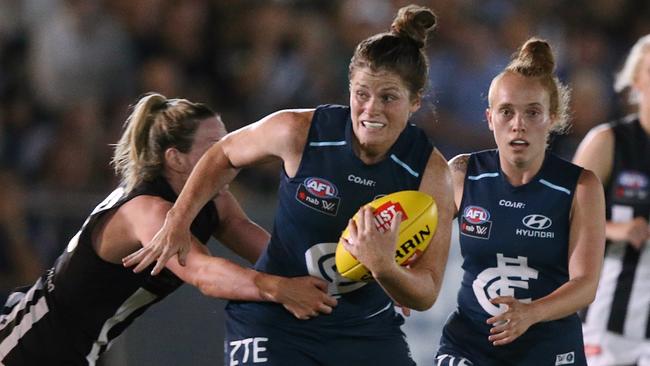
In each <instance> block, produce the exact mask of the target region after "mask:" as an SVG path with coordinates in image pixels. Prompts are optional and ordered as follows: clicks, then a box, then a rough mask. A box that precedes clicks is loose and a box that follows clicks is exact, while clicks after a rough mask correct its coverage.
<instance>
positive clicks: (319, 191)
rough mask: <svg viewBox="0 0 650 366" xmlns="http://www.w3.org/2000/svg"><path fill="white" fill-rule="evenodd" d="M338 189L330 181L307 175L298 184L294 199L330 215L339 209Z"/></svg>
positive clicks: (333, 214) (334, 214)
mask: <svg viewBox="0 0 650 366" xmlns="http://www.w3.org/2000/svg"><path fill="white" fill-rule="evenodd" d="M338 194H339V190H338V189H337V188H336V186H335V185H334V184H333V183H331V182H330V181H328V180H326V179H323V178H318V177H309V178H307V179H305V180H304V182H303V183H301V184H300V185H299V186H298V190H297V191H296V199H297V200H298V202H300V203H302V204H303V205H305V206H307V207H309V208H313V209H314V210H316V211H320V212H322V213H324V214H327V215H330V216H336V213H337V212H338V210H339V201H340V198H339V197H338Z"/></svg>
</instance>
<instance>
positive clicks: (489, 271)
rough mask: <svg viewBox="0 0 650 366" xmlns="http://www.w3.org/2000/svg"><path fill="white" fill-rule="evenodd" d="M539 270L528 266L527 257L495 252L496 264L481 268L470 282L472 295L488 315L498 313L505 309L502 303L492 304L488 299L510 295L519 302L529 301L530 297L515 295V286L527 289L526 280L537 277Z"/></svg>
mask: <svg viewBox="0 0 650 366" xmlns="http://www.w3.org/2000/svg"><path fill="white" fill-rule="evenodd" d="M538 273H539V271H537V270H536V269H534V268H531V267H528V258H526V257H521V256H519V257H517V258H510V257H506V256H504V255H503V254H501V253H497V266H496V267H490V268H486V269H485V270H483V272H481V273H479V275H478V276H476V279H475V280H474V282H473V283H472V289H473V290H474V296H476V300H477V301H478V303H479V304H480V305H481V307H482V308H483V310H485V311H486V312H487V313H488V314H490V315H493V316H494V315H499V314H501V313H502V312H504V311H505V310H506V306H507V305H504V304H499V306H497V305H494V304H492V303H491V302H490V300H492V299H494V298H495V297H499V296H512V297H514V298H516V299H517V300H519V301H521V302H526V303H528V302H530V301H531V299H530V298H526V299H522V298H520V297H517V296H515V288H521V289H524V290H527V289H528V281H529V280H531V279H533V280H536V279H537V275H538Z"/></svg>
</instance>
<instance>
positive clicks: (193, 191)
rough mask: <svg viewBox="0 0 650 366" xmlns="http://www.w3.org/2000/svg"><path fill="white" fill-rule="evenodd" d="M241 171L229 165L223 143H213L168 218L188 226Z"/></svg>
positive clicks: (190, 177)
mask: <svg viewBox="0 0 650 366" xmlns="http://www.w3.org/2000/svg"><path fill="white" fill-rule="evenodd" d="M238 172H239V170H238V169H236V168H234V167H233V166H232V165H231V164H230V161H229V160H228V157H227V156H226V155H225V154H224V152H223V149H222V147H221V144H220V143H217V144H215V145H214V146H212V147H211V148H210V149H209V150H208V151H207V152H206V153H205V154H204V155H203V157H201V159H200V160H199V162H198V163H197V164H196V166H195V167H194V169H193V170H192V173H191V174H190V176H189V178H188V180H187V182H186V183H185V186H184V187H183V190H182V191H181V193H180V194H179V196H178V199H177V200H176V202H175V203H174V206H173V207H172V208H171V209H170V210H169V213H168V214H167V217H168V219H170V220H172V221H174V222H177V223H181V224H184V226H187V227H189V226H190V223H191V222H192V221H193V220H194V218H195V217H196V215H197V214H198V212H199V211H200V210H201V208H202V207H203V206H204V205H205V204H206V203H207V202H208V201H209V200H210V199H212V198H213V197H214V196H216V194H217V193H218V192H219V191H220V190H221V189H222V188H223V187H224V186H225V185H226V184H228V183H229V182H231V181H232V180H233V179H234V178H235V176H236V175H237V173H238Z"/></svg>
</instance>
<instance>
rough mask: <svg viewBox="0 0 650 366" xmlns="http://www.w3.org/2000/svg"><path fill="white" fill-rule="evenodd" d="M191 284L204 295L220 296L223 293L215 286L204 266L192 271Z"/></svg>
mask: <svg viewBox="0 0 650 366" xmlns="http://www.w3.org/2000/svg"><path fill="white" fill-rule="evenodd" d="M191 284H192V286H194V287H196V288H197V289H198V290H199V291H200V292H201V294H202V295H204V296H209V297H218V298H221V297H223V295H224V294H223V293H221V292H220V291H219V287H218V286H215V283H214V280H211V279H210V275H209V273H208V271H207V268H205V267H204V266H202V267H200V268H197V269H196V270H195V271H194V273H193V275H192V282H191Z"/></svg>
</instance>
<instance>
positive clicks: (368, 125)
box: [361, 121, 386, 130]
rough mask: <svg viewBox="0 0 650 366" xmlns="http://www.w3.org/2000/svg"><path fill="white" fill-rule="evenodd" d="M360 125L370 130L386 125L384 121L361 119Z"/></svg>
mask: <svg viewBox="0 0 650 366" xmlns="http://www.w3.org/2000/svg"><path fill="white" fill-rule="evenodd" d="M361 125H362V126H363V127H365V128H367V129H370V130H378V129H380V128H383V127H385V126H386V124H385V123H382V122H376V121H361Z"/></svg>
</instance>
